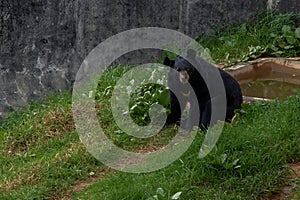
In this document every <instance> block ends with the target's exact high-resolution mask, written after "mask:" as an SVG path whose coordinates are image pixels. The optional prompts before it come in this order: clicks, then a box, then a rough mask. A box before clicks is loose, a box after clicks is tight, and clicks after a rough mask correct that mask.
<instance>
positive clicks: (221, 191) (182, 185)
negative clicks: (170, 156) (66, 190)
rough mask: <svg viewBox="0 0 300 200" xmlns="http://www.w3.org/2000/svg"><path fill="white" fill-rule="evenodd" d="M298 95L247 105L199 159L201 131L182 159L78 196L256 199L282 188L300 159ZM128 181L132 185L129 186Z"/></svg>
mask: <svg viewBox="0 0 300 200" xmlns="http://www.w3.org/2000/svg"><path fill="white" fill-rule="evenodd" d="M299 109H300V97H299V96H296V97H291V98H289V99H288V100H286V101H284V102H279V101H275V102H270V103H253V104H251V105H244V107H243V109H242V111H241V113H240V119H239V121H238V124H237V125H236V126H234V127H233V126H231V125H229V124H227V125H226V127H225V130H224V132H223V133H222V135H221V138H220V139H219V142H218V143H217V146H216V147H215V148H214V150H213V152H212V153H211V154H209V155H208V156H207V157H205V158H204V159H198V158H197V157H198V155H199V148H200V144H201V141H202V140H203V135H201V134H199V135H198V137H197V138H196V140H195V142H194V144H193V145H192V147H191V148H190V149H189V151H188V152H186V153H185V154H184V155H183V156H182V157H181V159H180V160H178V161H176V162H175V163H173V164H172V165H170V166H169V167H167V168H165V169H162V170H160V171H157V172H152V173H148V174H138V175H136V174H128V173H122V172H117V173H116V174H115V175H114V176H111V177H109V178H106V179H104V180H102V181H99V182H98V183H96V184H94V185H92V186H90V187H89V188H88V189H86V190H85V191H83V192H81V193H78V194H76V195H75V196H74V199H77V198H79V199H147V198H149V197H152V196H154V195H156V190H157V189H158V188H162V189H163V191H164V192H165V194H166V195H165V197H160V198H159V199H170V196H172V195H173V194H175V193H177V192H182V194H181V199H257V198H260V197H262V196H264V195H266V194H268V193H272V192H275V191H277V190H278V188H279V187H280V185H281V184H283V183H284V180H285V176H286V175H287V170H288V168H287V166H286V164H287V163H289V162H297V161H299V160H300V151H299V149H300V146H299V144H300V131H299V130H300V129H299V128H300V123H299V120H300V113H299ZM129 185H130V187H128V186H129Z"/></svg>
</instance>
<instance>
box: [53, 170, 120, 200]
mask: <svg viewBox="0 0 300 200" xmlns="http://www.w3.org/2000/svg"><path fill="white" fill-rule="evenodd" d="M112 173H114V172H113V171H112V170H110V169H106V170H101V171H98V172H97V173H95V174H90V175H91V178H89V179H88V180H86V181H78V182H77V183H76V184H75V185H74V186H72V187H71V188H70V189H69V190H67V191H66V192H64V193H63V194H61V195H59V196H56V197H53V198H52V200H71V199H72V195H73V194H74V193H76V192H80V191H82V190H84V189H85V188H87V187H88V186H90V185H93V184H94V183H96V182H98V181H100V180H101V179H104V178H106V177H107V176H108V175H109V174H112Z"/></svg>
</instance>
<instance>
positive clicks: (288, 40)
mask: <svg viewBox="0 0 300 200" xmlns="http://www.w3.org/2000/svg"><path fill="white" fill-rule="evenodd" d="M286 41H287V42H288V43H289V44H295V43H296V41H297V40H296V38H295V37H293V36H287V37H286Z"/></svg>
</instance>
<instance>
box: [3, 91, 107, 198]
mask: <svg viewBox="0 0 300 200" xmlns="http://www.w3.org/2000/svg"><path fill="white" fill-rule="evenodd" d="M70 105H71V96H70V95H69V94H67V93H66V94H63V95H58V96H56V97H55V96H54V95H52V96H51V97H49V98H48V100H47V102H45V103H44V104H37V103H35V104H31V105H29V106H27V107H26V108H24V109H23V110H20V111H16V112H13V113H12V114H11V115H10V116H9V117H8V118H7V119H6V120H5V121H4V122H1V124H0V163H1V166H0V189H1V192H0V199H43V198H46V197H50V196H55V195H56V194H57V193H60V192H62V191H64V190H65V189H67V188H69V187H70V185H72V184H74V183H75V182H76V181H77V180H84V179H87V178H88V177H89V173H90V172H95V173H96V172H97V171H98V170H101V169H103V166H102V165H101V164H99V163H98V162H97V161H96V160H95V159H94V158H93V157H92V156H90V155H89V154H88V153H87V152H86V150H85V148H84V146H83V145H82V144H81V143H80V142H79V140H78V136H77V133H76V132H75V129H74V125H73V121H72V114H71V112H70Z"/></svg>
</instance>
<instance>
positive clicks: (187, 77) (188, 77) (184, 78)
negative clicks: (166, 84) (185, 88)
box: [179, 71, 190, 84]
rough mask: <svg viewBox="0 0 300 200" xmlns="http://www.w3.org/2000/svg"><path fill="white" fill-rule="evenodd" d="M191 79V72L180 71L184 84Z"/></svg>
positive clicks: (180, 79)
mask: <svg viewBox="0 0 300 200" xmlns="http://www.w3.org/2000/svg"><path fill="white" fill-rule="evenodd" d="M189 79H190V76H189V74H188V73H187V71H180V72H179V81H180V82H181V83H182V84H186V83H188V81H189Z"/></svg>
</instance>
